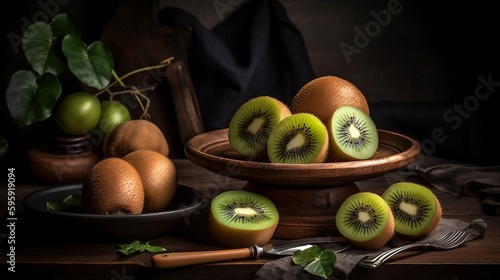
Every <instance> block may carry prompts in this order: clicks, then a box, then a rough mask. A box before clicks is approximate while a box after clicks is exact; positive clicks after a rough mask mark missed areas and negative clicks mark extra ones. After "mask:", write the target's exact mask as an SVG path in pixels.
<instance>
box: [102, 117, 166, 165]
mask: <svg viewBox="0 0 500 280" xmlns="http://www.w3.org/2000/svg"><path fill="white" fill-rule="evenodd" d="M136 150H152V151H156V152H159V153H161V154H163V155H165V156H168V154H169V146H168V143H167V139H166V138H165V135H163V132H162V131H161V130H160V128H159V127H158V126H157V125H156V124H155V123H153V122H151V121H148V120H144V119H134V120H129V121H125V122H123V123H121V124H120V125H118V126H116V127H115V128H114V129H113V130H112V131H111V132H110V133H108V134H107V135H106V136H105V137H104V142H103V145H102V152H103V155H104V157H120V158H121V157H124V156H125V155H127V154H128V153H131V152H133V151H136Z"/></svg>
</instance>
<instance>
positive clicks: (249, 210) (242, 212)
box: [234, 207, 257, 217]
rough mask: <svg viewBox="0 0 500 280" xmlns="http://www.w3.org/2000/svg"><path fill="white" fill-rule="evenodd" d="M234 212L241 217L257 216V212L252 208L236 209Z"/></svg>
mask: <svg viewBox="0 0 500 280" xmlns="http://www.w3.org/2000/svg"><path fill="white" fill-rule="evenodd" d="M234 212H236V214H238V215H240V216H245V217H251V216H255V215H257V212H255V210H254V209H252V208H250V207H245V208H241V207H239V208H235V209H234Z"/></svg>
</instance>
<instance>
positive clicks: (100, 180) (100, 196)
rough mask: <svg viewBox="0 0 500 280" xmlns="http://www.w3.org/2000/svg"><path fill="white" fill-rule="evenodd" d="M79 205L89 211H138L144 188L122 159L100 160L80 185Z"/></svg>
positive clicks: (134, 170) (109, 212) (93, 212)
mask: <svg viewBox="0 0 500 280" xmlns="http://www.w3.org/2000/svg"><path fill="white" fill-rule="evenodd" d="M82 207H83V210H84V212H86V213H89V214H104V215H110V214H141V213H142V210H143V207H144V189H143V186H142V181H141V177H140V175H139V173H138V172H137V171H136V169H135V168H134V167H133V166H132V165H130V164H129V163H128V162H126V161H124V160H123V159H120V158H107V159H103V160H101V161H100V162H98V163H97V164H96V165H94V166H93V167H92V169H91V170H90V172H89V174H88V176H87V178H86V180H85V181H84V183H83V185H82Z"/></svg>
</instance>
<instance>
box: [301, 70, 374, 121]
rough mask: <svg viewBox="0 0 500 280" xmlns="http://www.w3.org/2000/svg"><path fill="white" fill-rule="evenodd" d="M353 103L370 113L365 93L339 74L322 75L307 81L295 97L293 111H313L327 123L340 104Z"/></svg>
mask: <svg viewBox="0 0 500 280" xmlns="http://www.w3.org/2000/svg"><path fill="white" fill-rule="evenodd" d="M344 105H351V106H354V107H357V108H359V109H360V110H361V111H363V112H365V113H366V114H367V115H370V108H369V106H368V102H367V100H366V98H365V96H364V94H363V93H362V92H361V91H360V90H359V89H358V88H357V87H356V86H355V85H354V84H352V83H351V82H349V81H347V80H345V79H343V78H340V77H338V76H322V77H318V78H315V79H313V80H311V81H309V82H308V83H306V84H305V85H304V86H303V87H302V88H301V89H300V90H299V91H298V92H297V93H296V94H295V96H294V97H293V99H292V104H291V111H292V113H294V114H296V113H311V114H313V115H315V116H317V117H318V118H319V119H320V120H321V121H322V122H323V123H325V124H326V123H327V122H328V121H329V119H330V117H331V116H332V114H333V112H335V110H337V109H338V108H339V107H340V106H344Z"/></svg>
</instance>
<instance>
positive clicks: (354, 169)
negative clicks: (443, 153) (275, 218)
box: [185, 129, 420, 188]
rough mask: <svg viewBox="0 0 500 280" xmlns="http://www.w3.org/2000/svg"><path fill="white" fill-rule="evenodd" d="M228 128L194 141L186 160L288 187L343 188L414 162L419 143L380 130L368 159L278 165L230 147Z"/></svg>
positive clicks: (227, 173)
mask: <svg viewBox="0 0 500 280" xmlns="http://www.w3.org/2000/svg"><path fill="white" fill-rule="evenodd" d="M227 132H228V130H227V129H221V130H214V131H210V132H206V133H203V134H199V135H197V136H195V137H193V138H191V139H190V140H189V141H188V142H187V143H186V146H185V153H186V157H187V158H188V159H189V160H190V161H192V162H193V163H195V164H197V165H199V166H202V167H204V168H206V169H208V170H211V171H213V172H216V173H219V174H221V175H225V176H229V177H232V178H236V179H241V180H246V181H250V182H254V183H261V184H270V185H276V186H283V187H287V188H294V187H300V188H303V187H325V186H340V185H345V184H348V183H351V182H356V181H360V180H364V179H368V178H373V177H376V176H379V175H381V174H384V173H385V172H389V171H392V170H396V169H398V168H401V167H403V166H405V165H407V164H409V163H411V162H413V161H415V160H416V159H417V158H418V156H419V154H420V146H419V145H418V143H417V142H416V141H415V140H413V139H411V138H409V137H406V136H404V135H401V134H398V133H394V132H390V131H385V130H379V142H380V144H379V147H378V150H377V152H376V153H375V155H374V156H373V157H372V158H371V159H368V160H360V161H348V162H328V163H314V164H279V163H270V162H262V161H253V160H252V159H251V158H247V157H246V156H243V155H241V154H239V153H238V152H236V151H235V150H234V149H233V148H231V146H230V145H229V140H228V138H227Z"/></svg>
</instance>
